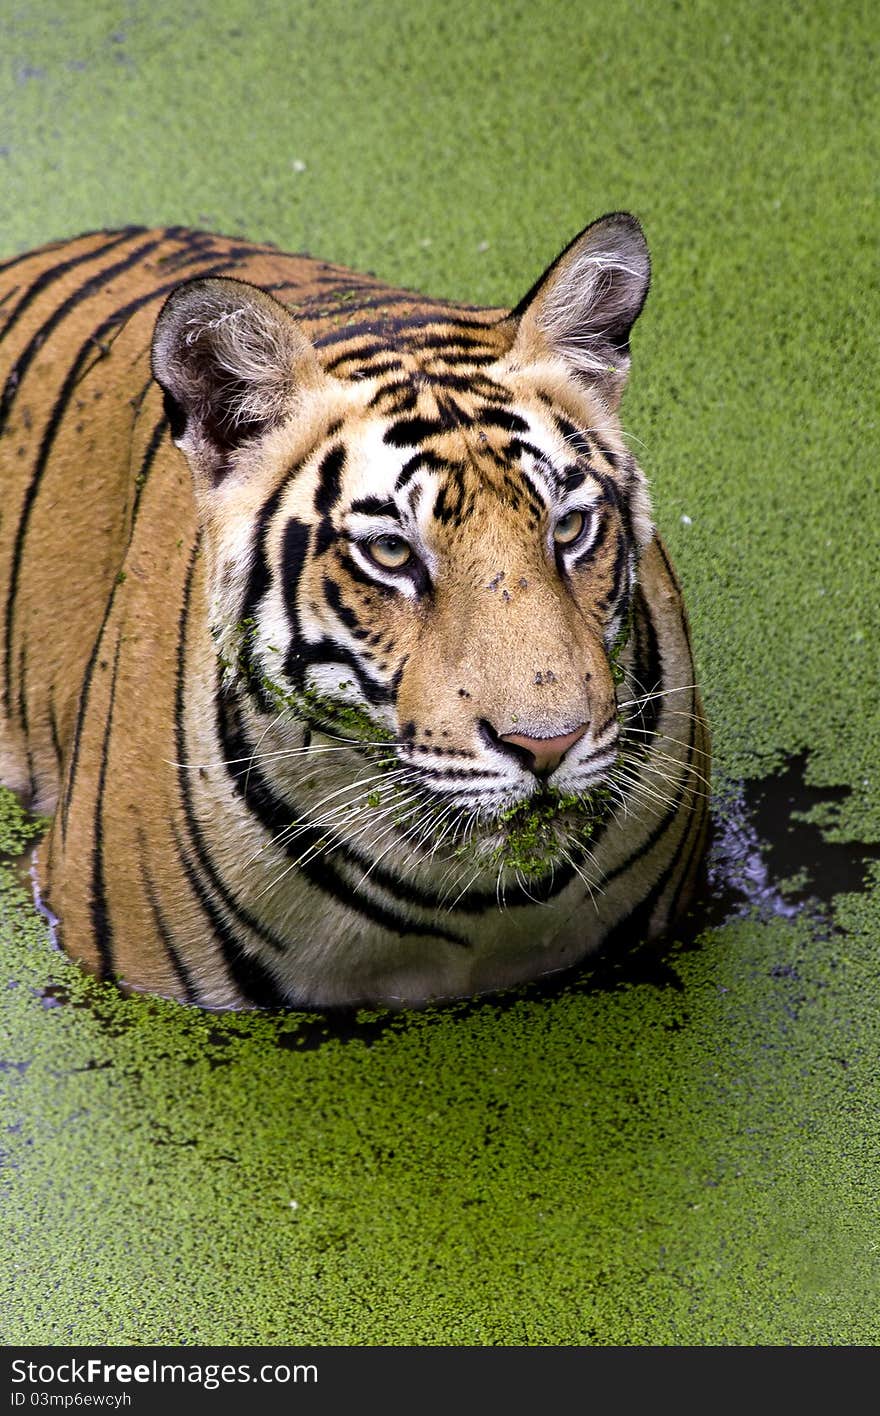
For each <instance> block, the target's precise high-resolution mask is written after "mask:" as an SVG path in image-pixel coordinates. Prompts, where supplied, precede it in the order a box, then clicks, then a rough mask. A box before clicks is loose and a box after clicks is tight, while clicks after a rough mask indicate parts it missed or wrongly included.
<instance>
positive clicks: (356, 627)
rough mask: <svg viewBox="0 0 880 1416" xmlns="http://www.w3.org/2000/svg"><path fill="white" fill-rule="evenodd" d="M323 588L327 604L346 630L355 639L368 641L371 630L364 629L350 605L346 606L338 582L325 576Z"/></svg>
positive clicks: (322, 583)
mask: <svg viewBox="0 0 880 1416" xmlns="http://www.w3.org/2000/svg"><path fill="white" fill-rule="evenodd" d="M321 588H322V590H323V592H324V598H325V599H326V601H327V604H328V605H329V606H330V608H331V610H332V611H333V613H334V614H335V616H336V618H337V619H338V620H339V623H340V624H343V625H345V628H346V629H347V630H350V631H351V633H352V634H353V635H354V636H355V638H357V639H366V637H367V635H368V634H369V630H367V629H364V627H363V625H362V624H361V622H360V620H359V619H358V617H357V615H356V614H355V612H354V610H353V609H351V607H350V606H349V605H346V604H345V602H344V600H343V598H342V593H341V591H340V589H339V586H338V585H337V584H336V581H335V580H331V579H330V577H329V575H325V576H324V578H323V580H322V582H321Z"/></svg>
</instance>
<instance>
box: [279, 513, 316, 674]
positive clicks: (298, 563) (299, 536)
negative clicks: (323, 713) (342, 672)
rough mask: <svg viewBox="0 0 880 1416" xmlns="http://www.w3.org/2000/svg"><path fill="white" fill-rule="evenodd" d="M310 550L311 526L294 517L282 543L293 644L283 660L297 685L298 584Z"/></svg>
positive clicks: (284, 592) (300, 671)
mask: <svg viewBox="0 0 880 1416" xmlns="http://www.w3.org/2000/svg"><path fill="white" fill-rule="evenodd" d="M308 553H309V528H308V526H306V524H305V522H303V521H298V520H297V518H296V517H295V516H292V517H291V518H290V520H289V521H288V523H287V525H286V526H285V528H284V536H283V539H282V542H281V589H282V595H283V597H284V608H285V610H286V612H287V622H288V624H289V625H290V643H289V645H288V648H287V654H286V655H285V659H284V672H285V673H286V675H287V678H288V681H289V682H290V683H292V684H293V685H294V687H296V688H302V683H303V673H304V670H305V664H304V663H303V662H302V660H301V659H300V649H301V647H302V624H301V622H300V616H299V585H300V580H301V578H302V573H303V570H304V569H305V564H306V558H307V556H308Z"/></svg>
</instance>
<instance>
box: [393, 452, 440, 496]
mask: <svg viewBox="0 0 880 1416" xmlns="http://www.w3.org/2000/svg"><path fill="white" fill-rule="evenodd" d="M423 467H427V468H428V469H429V471H431V472H448V471H449V468H450V464H449V463H448V462H444V460H443V459H442V458H441V457H438V456H437V454H436V452H416V453H414V454H413V456H412V457H410V458H408V459H407V461H406V462H405V463H404V464H403V466H402V467H401V469H400V471H399V472H398V474H397V481H396V482H395V484H394V490H395V491H396V492H400V491H402V490H403V488H404V487H405V486H406V484H407V482H409V481H410V480H411V478H413V477H414V476H415V474H416V473H417V472H419V471H421V469H422V468H423Z"/></svg>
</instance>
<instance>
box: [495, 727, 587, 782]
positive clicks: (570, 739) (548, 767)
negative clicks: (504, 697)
mask: <svg viewBox="0 0 880 1416" xmlns="http://www.w3.org/2000/svg"><path fill="white" fill-rule="evenodd" d="M589 726H590V725H589V723H581V725H580V727H577V728H573V729H572V731H571V732H570V733H562V734H561V736H560V737H547V738H535V737H526V735H525V734H524V733H499V735H498V736H499V740H500V741H501V742H509V743H510V745H511V747H515V748H519V749H520V750H521V751H522V752H523V753H525V754H526V755H527V756H528V757H530V758H531V762H529V764H528V765H529V767H530V768H531V769H532V771H533V772H534V773H535V775H536V776H538V777H548V776H549V775H550V773H551V772H553V771H555V769H556V768H557V767H558V766H559V764H560V762H561V761H562V759H563V757H564V756H565V754H566V753H567V752H568V749H569V748H570V747H574V745H575V743H576V742H579V741H580V739H581V738H582V737H583V735H584V733H585V732H586V731H587V728H588V727H589Z"/></svg>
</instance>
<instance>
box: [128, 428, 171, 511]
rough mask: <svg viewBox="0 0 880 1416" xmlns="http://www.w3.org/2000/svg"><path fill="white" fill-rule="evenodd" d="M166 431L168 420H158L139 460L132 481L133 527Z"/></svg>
mask: <svg viewBox="0 0 880 1416" xmlns="http://www.w3.org/2000/svg"><path fill="white" fill-rule="evenodd" d="M167 431H168V419H167V418H164V417H163V418H160V419H159V421H158V423H157V424H156V426H155V428H154V429H153V431H152V433H151V435H150V440H149V442H148V443H147V446H146V448H145V449H144V455H143V457H142V458H141V465H140V467H139V468H138V470H137V473H136V475H135V479H134V500H133V501H132V506H131V518H132V526H133V525H134V520H135V518H136V517H137V514H138V507H139V505H140V500H141V496H142V495H143V490H144V487H145V486H146V485H147V478H148V477H149V475H150V472H151V471H152V468H153V463H154V462H155V460H156V454H157V452H158V451H159V448H160V447H161V446H162V441H163V439H164V437H165V434H166V432H167Z"/></svg>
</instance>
